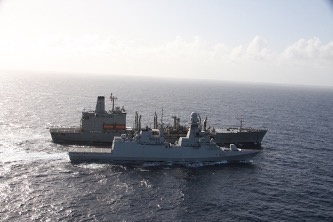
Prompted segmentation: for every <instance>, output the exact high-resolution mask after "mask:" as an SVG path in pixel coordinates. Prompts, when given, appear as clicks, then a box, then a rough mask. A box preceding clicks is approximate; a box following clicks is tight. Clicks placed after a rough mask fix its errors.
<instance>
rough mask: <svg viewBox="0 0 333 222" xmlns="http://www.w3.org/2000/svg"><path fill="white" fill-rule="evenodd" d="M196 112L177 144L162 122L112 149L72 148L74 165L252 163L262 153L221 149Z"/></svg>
mask: <svg viewBox="0 0 333 222" xmlns="http://www.w3.org/2000/svg"><path fill="white" fill-rule="evenodd" d="M199 124H200V123H199V121H198V115H197V113H192V114H191V122H190V127H189V130H188V132H187V135H186V136H185V137H180V138H179V139H178V141H177V142H176V143H175V144H171V143H168V142H166V141H165V140H164V135H163V131H164V130H163V123H162V122H161V124H160V129H149V128H148V127H147V128H146V129H143V130H140V132H137V133H136V134H135V136H134V137H132V135H128V134H122V135H121V136H120V137H119V136H115V137H114V139H113V143H112V146H111V147H110V148H98V147H92V148H70V149H69V152H68V155H69V158H70V161H71V162H74V163H79V162H112V163H114V162H115V163H145V162H167V163H176V164H184V163H198V162H200V163H206V162H221V161H227V162H240V161H249V160H251V159H252V158H253V157H255V156H256V155H257V154H258V153H259V152H260V150H249V149H248V150H243V149H239V148H237V147H236V146H235V145H234V144H231V145H230V147H229V148H223V147H219V146H218V145H217V144H216V143H215V142H214V141H213V139H210V138H209V136H208V134H207V133H206V132H204V131H201V130H200V127H199Z"/></svg>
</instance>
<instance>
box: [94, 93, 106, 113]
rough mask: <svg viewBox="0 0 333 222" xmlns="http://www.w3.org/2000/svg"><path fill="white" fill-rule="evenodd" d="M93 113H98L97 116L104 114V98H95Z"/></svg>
mask: <svg viewBox="0 0 333 222" xmlns="http://www.w3.org/2000/svg"><path fill="white" fill-rule="evenodd" d="M95 112H96V113H99V114H103V113H105V98H104V96H98V97H97V103H96V110H95Z"/></svg>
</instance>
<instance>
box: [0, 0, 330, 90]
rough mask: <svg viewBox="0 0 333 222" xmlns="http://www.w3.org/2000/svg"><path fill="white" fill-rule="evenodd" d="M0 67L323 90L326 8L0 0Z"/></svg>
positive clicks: (241, 2) (190, 1) (206, 1)
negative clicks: (253, 83) (278, 84)
mask: <svg viewBox="0 0 333 222" xmlns="http://www.w3.org/2000/svg"><path fill="white" fill-rule="evenodd" d="M0 70H3V71H27V72H45V73H76V74H80V75H88V74H97V73H98V74H107V75H113V74H116V75H141V76H160V77H168V76H169V77H179V78H202V79H216V80H231V81H251V82H272V83H290V84H310V85H329V86H333V4H332V2H331V1H328V0H327V1H325V0H232V1H231V0H132V1H131V0H117V1H113V0H0Z"/></svg>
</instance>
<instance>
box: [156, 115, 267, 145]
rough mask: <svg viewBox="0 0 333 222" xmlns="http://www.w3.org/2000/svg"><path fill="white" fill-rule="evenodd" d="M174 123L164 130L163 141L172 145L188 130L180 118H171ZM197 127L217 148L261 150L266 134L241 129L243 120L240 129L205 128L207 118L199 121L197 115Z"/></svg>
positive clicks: (252, 129)
mask: <svg viewBox="0 0 333 222" xmlns="http://www.w3.org/2000/svg"><path fill="white" fill-rule="evenodd" d="M172 118H173V120H174V123H173V126H167V127H165V128H164V133H165V140H167V141H168V142H171V143H174V142H176V141H177V140H178V138H179V137H181V136H185V135H186V134H187V131H188V128H187V127H186V126H183V125H181V124H180V118H177V117H176V116H172ZM198 119H199V122H200V124H199V127H200V128H201V129H203V131H205V132H207V133H208V135H209V137H210V138H213V139H214V141H215V143H217V145H219V146H229V145H230V144H235V145H236V146H238V147H243V148H261V142H262V140H263V138H264V136H265V134H266V133H267V129H255V128H246V127H243V120H241V121H240V123H241V124H240V127H227V128H218V129H215V128H214V127H208V128H207V117H206V118H205V119H204V120H203V121H201V117H200V115H198ZM156 120H157V115H156V113H155V116H154V128H156V127H157V123H156Z"/></svg>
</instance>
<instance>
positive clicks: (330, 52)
mask: <svg viewBox="0 0 333 222" xmlns="http://www.w3.org/2000/svg"><path fill="white" fill-rule="evenodd" d="M282 56H283V57H284V58H286V59H296V60H308V59H311V60H312V59H317V60H318V59H325V60H332V59H333V41H332V42H329V43H327V44H326V45H324V44H322V43H321V41H320V39H319V38H317V37H314V38H312V39H309V40H306V39H300V40H298V41H297V42H295V43H294V44H292V45H291V46H289V47H287V48H286V49H285V50H284V52H283V53H282Z"/></svg>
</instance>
